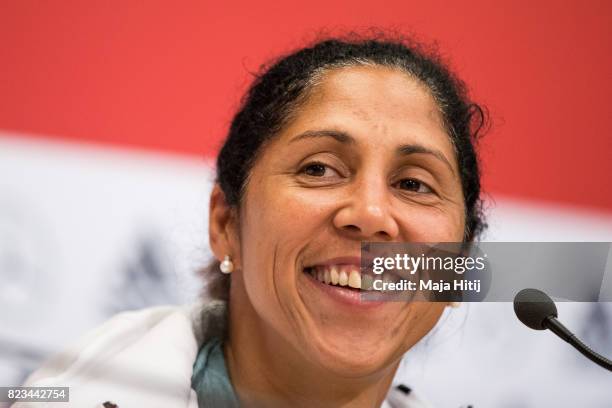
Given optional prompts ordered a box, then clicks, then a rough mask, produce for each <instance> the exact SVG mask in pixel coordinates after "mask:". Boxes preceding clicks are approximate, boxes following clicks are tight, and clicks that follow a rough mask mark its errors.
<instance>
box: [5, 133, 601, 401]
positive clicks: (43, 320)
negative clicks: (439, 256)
mask: <svg viewBox="0 0 612 408" xmlns="http://www.w3.org/2000/svg"><path fill="white" fill-rule="evenodd" d="M16 136H17V135H11V134H0V282H1V286H0V385H18V384H20V383H21V381H22V380H23V379H24V378H25V376H26V375H27V374H28V373H29V372H30V371H31V370H32V369H34V368H35V367H36V366H37V365H39V364H40V362H41V361H42V360H43V359H44V358H46V357H48V356H49V355H50V354H52V353H53V352H56V351H59V350H61V349H63V348H64V347H65V346H66V345H67V344H68V343H69V342H72V341H74V340H75V339H76V338H77V337H78V336H80V335H81V334H83V333H84V332H85V331H86V330H88V329H90V328H92V327H94V326H96V325H97V324H99V323H100V322H102V321H104V320H105V319H107V318H108V317H109V316H110V315H112V314H114V313H116V312H118V311H120V310H126V309H134V308H141V307H146V306H149V305H154V304H163V303H185V302H190V301H192V300H194V299H195V298H196V297H197V295H198V292H199V290H200V283H199V281H198V279H197V278H196V276H195V271H196V270H197V269H198V268H200V267H202V266H203V265H205V264H206V263H207V261H208V260H209V259H210V256H211V255H210V251H209V248H208V232H207V231H208V227H207V211H208V195H209V192H210V188H211V185H212V179H213V167H212V164H211V163H206V162H205V161H204V159H203V160H202V161H198V160H194V159H188V158H184V157H177V156H167V155H161V154H152V153H143V152H141V151H138V152H136V151H129V150H125V149H121V150H119V149H110V148H106V147H104V148H101V147H98V146H95V147H94V146H83V145H71V144H64V143H52V142H41V141H38V140H36V141H35V140H33V139H27V138H23V137H19V138H17V137H16ZM489 205H490V207H491V210H490V214H489V222H490V225H491V226H490V229H489V231H488V232H487V234H486V235H485V236H484V237H483V240H485V241H606V242H609V241H612V216H610V215H609V214H596V213H589V212H584V211H580V210H578V209H568V208H562V207H558V206H551V205H544V204H538V203H533V202H527V201H517V200H512V199H510V198H504V197H497V198H496V199H495V202H493V201H490V202H489ZM559 310H560V317H561V318H562V321H563V322H564V323H566V325H567V326H568V327H570V328H571V329H573V330H574V331H575V332H577V333H578V334H580V335H581V336H583V337H584V338H585V340H587V342H589V343H590V344H592V345H593V346H594V347H595V348H596V349H598V350H600V351H601V352H603V353H607V355H612V305H611V304H588V303H582V304H569V303H565V304H561V305H559ZM396 380H397V382H403V383H406V384H408V385H410V386H411V387H413V388H415V389H418V390H419V392H420V393H421V394H425V395H426V396H427V397H428V398H429V399H430V400H431V402H433V403H435V404H436V406H440V407H458V406H461V405H467V404H473V405H474V406H476V407H513V408H516V407H542V406H556V407H602V408H603V407H610V406H612V380H611V378H610V376H609V374H607V373H606V372H605V371H604V370H602V369H601V368H599V367H596V366H594V365H592V364H591V363H588V362H586V361H585V359H584V358H583V357H582V356H580V355H579V354H578V353H577V352H575V351H573V350H571V349H570V348H569V346H568V345H566V344H565V343H563V342H562V341H561V340H559V339H558V338H556V337H555V336H554V335H552V334H551V333H547V332H534V331H531V330H529V329H527V328H526V327H524V326H523V325H522V324H521V323H519V322H518V321H517V320H516V318H515V316H514V312H513V310H512V305H511V304H510V303H487V304H471V305H463V306H462V307H461V308H459V309H458V310H453V311H447V312H446V313H445V315H444V316H443V318H442V319H441V321H440V323H439V324H438V326H437V327H436V329H434V331H433V332H432V333H431V335H429V336H428V337H427V338H426V339H424V341H422V342H421V343H420V344H419V345H417V346H416V347H415V348H414V349H413V350H411V351H410V352H409V353H408V355H407V356H406V358H405V361H404V363H403V365H402V367H401V369H400V371H399V372H398V375H397V378H396Z"/></svg>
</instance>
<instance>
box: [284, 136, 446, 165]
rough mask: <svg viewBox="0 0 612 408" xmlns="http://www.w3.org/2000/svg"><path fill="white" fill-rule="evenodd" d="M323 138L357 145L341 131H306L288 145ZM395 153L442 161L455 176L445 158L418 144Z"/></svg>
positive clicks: (351, 137) (439, 153) (403, 147)
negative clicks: (422, 156)
mask: <svg viewBox="0 0 612 408" xmlns="http://www.w3.org/2000/svg"><path fill="white" fill-rule="evenodd" d="M323 137H331V138H332V139H334V140H336V141H338V142H340V143H342V144H347V145H355V144H357V140H355V138H354V137H353V136H351V135H349V134H348V133H346V132H343V131H341V130H331V129H330V130H307V131H305V132H303V133H300V134H299V135H297V136H295V137H293V138H292V139H291V140H290V141H289V143H294V142H297V141H299V140H303V139H311V138H323ZM396 152H397V154H398V155H399V156H408V155H411V154H429V155H432V156H434V157H435V158H437V159H438V160H440V161H442V162H443V163H444V164H446V166H447V167H448V168H449V169H450V171H451V172H452V173H453V174H455V170H454V169H453V166H452V165H451V164H450V162H449V161H448V159H447V158H446V156H444V154H443V153H442V152H441V151H439V150H435V149H430V148H428V147H425V146H423V145H420V144H406V145H401V146H399V147H398V148H397V149H396Z"/></svg>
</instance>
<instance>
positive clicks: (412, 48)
mask: <svg viewBox="0 0 612 408" xmlns="http://www.w3.org/2000/svg"><path fill="white" fill-rule="evenodd" d="M351 66H381V67H387V68H394V69H398V70H401V71H403V72H405V73H406V74H407V75H410V76H411V77H412V78H415V79H416V80H417V81H419V82H420V83H421V84H423V85H425V86H426V87H427V89H428V90H429V92H430V93H431V95H432V96H433V98H434V99H435V101H436V103H437V105H438V107H439V109H440V113H441V115H442V118H443V122H444V126H445V128H446V130H447V133H448V136H449V138H450V140H451V142H452V145H453V147H454V150H455V154H456V159H457V163H458V166H459V172H460V176H461V183H462V189H463V196H464V199H465V216H466V226H465V231H464V241H472V240H474V239H476V238H477V237H478V236H479V234H480V233H481V231H482V230H483V229H484V228H485V227H486V224H485V222H484V216H483V207H482V201H481V199H480V166H479V161H478V156H477V152H476V145H477V141H478V139H479V136H480V133H481V131H482V130H483V128H484V127H485V124H486V122H487V121H486V115H485V111H484V110H483V109H482V108H481V107H480V106H479V105H478V104H476V103H474V102H472V101H471V100H470V99H469V97H468V93H467V88H466V86H465V84H464V83H463V82H462V81H461V80H459V79H458V78H457V77H456V76H455V75H454V74H453V73H451V72H450V71H449V70H448V69H447V68H446V65H445V64H444V63H442V61H441V58H440V57H439V56H438V55H437V53H435V52H433V51H426V50H425V47H424V46H423V45H421V44H419V43H416V42H414V41H411V40H407V39H401V38H399V39H385V38H378V37H377V38H360V37H359V36H357V35H352V36H350V35H349V36H347V37H346V38H332V39H325V40H319V41H317V42H315V43H314V44H312V45H310V46H308V47H305V48H302V49H299V50H297V51H295V52H293V53H290V54H288V55H285V56H282V57H280V58H278V59H277V60H276V61H274V62H273V63H272V64H271V65H269V66H264V67H263V69H262V70H261V73H260V74H258V75H256V77H255V80H254V82H253V84H252V85H251V87H250V88H249V90H248V92H247V93H246V94H245V96H244V97H243V99H242V102H241V107H240V109H239V110H238V112H237V113H236V115H235V116H234V118H233V120H232V122H231V126H230V129H229V134H228V136H227V139H226V140H225V143H224V144H223V146H222V148H221V151H220V153H219V155H218V157H217V175H216V182H218V183H219V185H220V187H221V189H222V190H223V192H224V193H225V197H226V201H227V203H228V205H230V206H232V207H234V208H239V207H240V204H241V200H242V198H243V197H244V192H245V189H246V186H247V184H248V178H249V174H250V171H251V169H252V167H253V165H254V163H255V162H256V160H257V157H258V156H259V154H260V153H261V152H262V150H263V148H264V146H265V144H266V142H268V141H269V140H271V139H272V138H274V137H275V136H276V135H277V134H278V133H279V132H280V131H281V130H282V129H283V127H284V126H285V125H286V124H287V123H288V122H289V121H290V120H291V118H292V115H294V114H295V112H296V111H297V110H298V108H299V107H300V105H301V104H302V103H304V102H305V101H306V100H307V99H308V96H309V93H310V92H311V91H312V90H313V88H314V87H315V85H316V84H317V83H319V81H320V80H321V79H322V78H323V76H324V74H325V73H326V72H328V71H330V70H333V69H338V68H343V67H351Z"/></svg>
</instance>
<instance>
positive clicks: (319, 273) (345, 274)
mask: <svg viewBox="0 0 612 408" xmlns="http://www.w3.org/2000/svg"><path fill="white" fill-rule="evenodd" d="M304 273H306V274H308V275H310V276H311V277H312V278H314V279H315V280H317V281H318V282H320V283H323V284H325V285H330V286H336V287H339V288H343V289H346V290H352V291H357V292H361V291H362V290H363V291H367V290H373V289H372V282H371V281H372V278H371V276H369V275H367V274H362V273H361V270H360V268H359V267H358V266H357V265H319V266H310V267H306V268H304Z"/></svg>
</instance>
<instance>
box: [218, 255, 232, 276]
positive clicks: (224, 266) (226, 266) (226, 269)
mask: <svg viewBox="0 0 612 408" xmlns="http://www.w3.org/2000/svg"><path fill="white" fill-rule="evenodd" d="M219 269H221V272H223V273H232V271H233V270H234V263H233V262H232V260H231V258H230V256H229V255H225V259H224V260H223V262H221V265H219Z"/></svg>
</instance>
